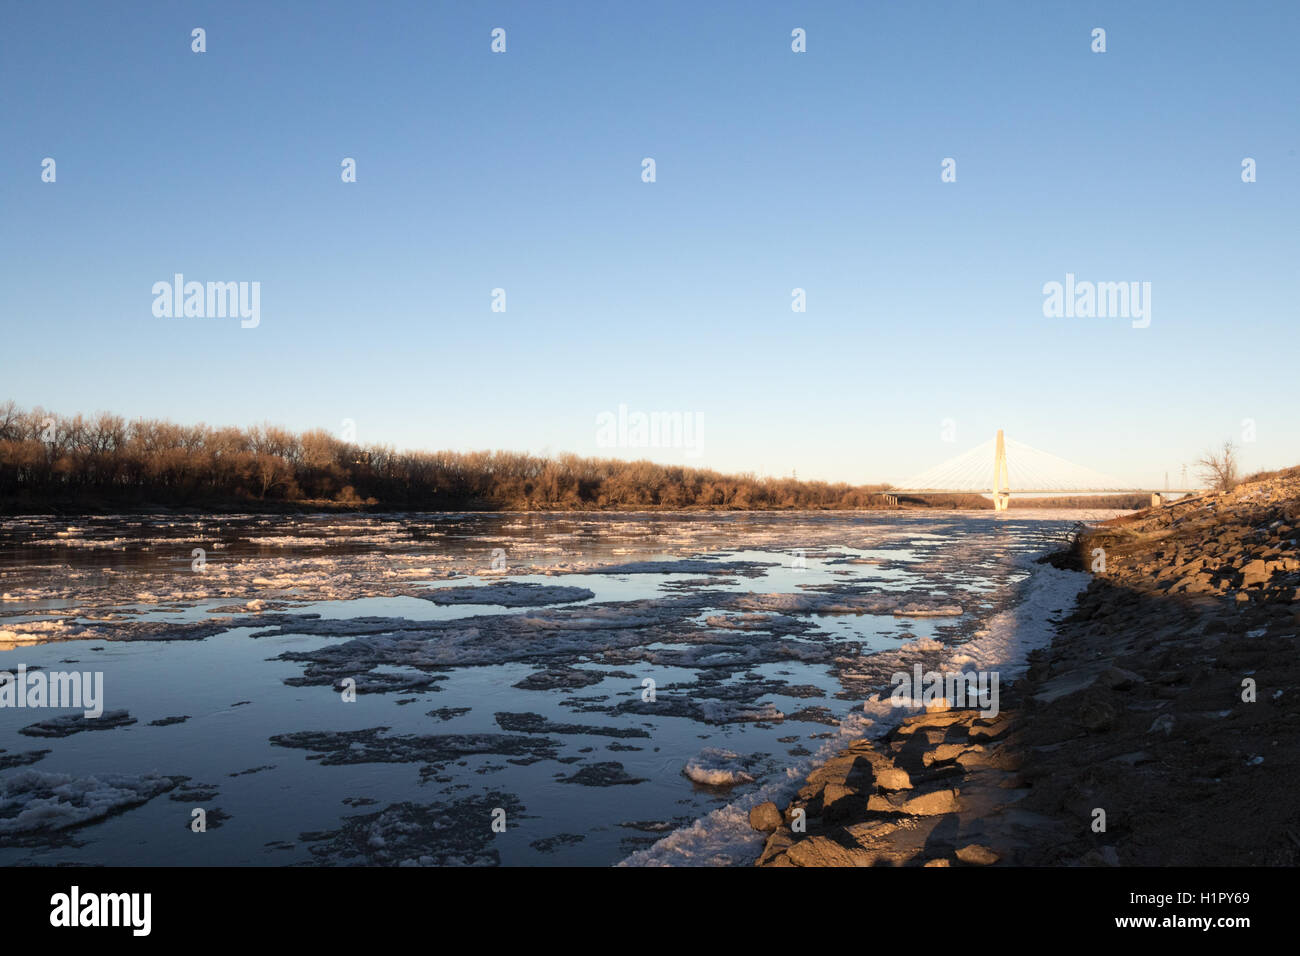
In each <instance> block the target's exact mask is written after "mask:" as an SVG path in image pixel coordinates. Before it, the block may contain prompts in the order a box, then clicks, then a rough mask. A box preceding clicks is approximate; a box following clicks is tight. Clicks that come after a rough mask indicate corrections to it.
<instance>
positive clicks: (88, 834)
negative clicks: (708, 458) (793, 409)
mask: <svg viewBox="0 0 1300 956" xmlns="http://www.w3.org/2000/svg"><path fill="white" fill-rule="evenodd" d="M1107 516H1109V514H1102V513H1090V514H1082V513H1080V512H1048V511H1013V512H1008V513H1004V514H994V513H991V512H989V513H967V512H937V513H936V512H924V513H922V512H863V513H840V512H818V513H808V512H799V513H725V514H717V513H680V514H676V513H653V514H614V515H611V514H593V515H587V514H583V515H573V514H460V515H438V516H429V515H396V514H390V515H365V516H356V515H347V516H321V517H316V516H313V517H300V516H292V517H265V516H254V515H234V516H228V515H223V516H212V517H194V516H176V515H157V516H150V517H112V516H110V517H97V518H84V519H77V520H75V521H68V520H67V519H52V518H44V517H41V518H21V517H20V518H14V519H8V520H5V521H2V522H0V671H4V672H7V673H9V674H14V675H17V674H18V673H19V670H20V665H21V667H22V669H23V671H24V672H25V677H24V682H23V683H24V685H25V686H19V685H18V680H17V678H16V677H15V678H14V679H13V681H12V685H10V686H8V687H7V690H8V691H9V694H8V695H7V696H6V695H5V694H4V691H5V690H6V688H2V687H0V704H3V706H0V863H2V864H6V865H12V864H16V863H38V864H44V865H51V864H57V863H63V862H77V863H85V864H107V865H123V864H146V865H152V864H176V865H204V864H208V865H234V864H252V865H303V864H320V865H342V864H348V865H355V864H382V865H395V864H407V865H409V864H417V865H483V864H489V865H490V864H494V863H500V864H504V865H550V864H568V865H612V864H617V863H620V862H626V863H630V864H646V863H650V864H653V863H669V864H727V863H732V864H743V863H746V862H749V861H750V860H752V858H753V856H754V855H755V853H756V852H757V849H758V847H759V846H760V845H761V841H760V838H759V837H758V836H757V835H756V834H754V833H752V832H751V831H749V829H748V828H747V826H746V825H745V814H746V811H747V809H748V807H749V806H751V805H752V804H753V803H754V802H757V801H758V800H760V799H765V798H777V799H778V801H779V799H780V798H782V797H784V796H788V794H789V793H790V792H791V791H792V790H793V789H795V788H797V786H798V782H799V781H800V779H801V778H802V776H803V775H804V774H806V772H807V770H808V769H809V768H810V767H811V766H813V765H814V762H815V761H816V760H817V759H818V758H819V756H824V755H825V754H826V753H828V752H830V751H832V750H833V749H835V748H836V747H837V746H839V745H841V744H843V743H844V742H845V741H846V740H848V739H851V738H852V737H854V736H861V735H862V734H864V733H867V734H870V733H877V732H880V730H881V729H882V728H884V727H886V726H888V724H889V723H890V722H891V721H894V720H897V719H898V717H899V716H901V715H900V714H899V713H898V710H899V708H891V707H889V706H888V705H887V704H881V703H880V702H878V701H873V700H870V698H872V696H873V695H875V694H879V695H880V696H881V697H884V698H887V697H888V693H889V689H890V675H891V674H892V673H894V672H896V671H898V670H900V669H908V668H910V667H911V666H912V664H913V663H916V662H921V663H924V664H926V666H932V665H938V664H946V665H949V666H956V667H958V668H961V667H966V668H970V667H974V666H980V667H983V668H984V669H998V668H1001V669H1004V670H1006V671H1007V672H1008V673H1012V674H1013V673H1014V666H1015V663H1016V661H1018V660H1019V659H1021V658H1023V654H1024V652H1025V651H1026V650H1027V648H1028V647H1031V646H1033V645H1034V644H1035V643H1042V641H1043V640H1045V639H1046V638H1047V637H1048V636H1050V621H1051V618H1052V615H1054V614H1056V613H1059V612H1060V611H1061V610H1062V609H1064V608H1067V607H1068V606H1069V604H1070V603H1071V601H1072V599H1073V596H1074V594H1075V593H1076V592H1077V590H1078V589H1079V587H1080V586H1081V584H1082V582H1083V576H1082V575H1075V574H1070V573H1068V572H1062V571H1056V570H1054V569H1052V568H1050V567H1046V566H1044V565H1040V564H1037V563H1036V562H1035V560H1034V558H1035V557H1036V556H1038V555H1041V554H1042V553H1044V552H1045V551H1047V550H1050V549H1051V548H1053V547H1054V546H1056V544H1057V542H1059V540H1060V539H1061V536H1062V535H1063V534H1064V533H1066V532H1067V531H1068V530H1069V528H1070V527H1071V526H1072V525H1073V524H1074V523H1075V522H1076V521H1078V520H1080V519H1089V520H1093V519H1096V518H1100V517H1107ZM60 672H62V673H64V674H71V673H78V674H81V675H83V679H85V680H86V681H87V686H89V687H93V686H95V683H94V682H95V681H102V685H101V686H102V700H101V701H100V703H101V704H102V708H103V711H104V713H103V714H102V716H100V717H97V718H87V717H83V716H80V715H81V714H82V713H83V711H84V709H85V706H84V705H85V704H86V702H85V701H84V700H83V701H82V705H83V706H80V707H61V708H54V707H49V706H43V707H37V706H30V707H18V706H16V703H17V702H18V701H19V700H22V701H23V702H26V703H45V704H48V703H50V701H49V700H48V697H47V699H46V700H45V701H41V700H40V698H38V697H34V696H33V691H32V690H31V688H32V686H33V682H35V683H41V684H48V685H49V686H54V684H55V679H54V678H55V677H56V676H57V674H58V673H60ZM34 674H35V675H41V676H39V677H33V675H34ZM5 680H6V678H5V676H4V675H3V674H0V682H3V681H5ZM864 701H866V704H865V706H864ZM60 703H67V701H60ZM181 718H183V719H181ZM199 811H201V812H199ZM197 821H201V822H202V823H203V824H204V826H202V827H200V826H199V823H198V822H197Z"/></svg>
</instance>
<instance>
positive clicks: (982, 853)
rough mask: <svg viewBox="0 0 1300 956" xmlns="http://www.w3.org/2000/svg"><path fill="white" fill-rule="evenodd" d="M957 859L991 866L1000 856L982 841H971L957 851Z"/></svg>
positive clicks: (975, 864)
mask: <svg viewBox="0 0 1300 956" xmlns="http://www.w3.org/2000/svg"><path fill="white" fill-rule="evenodd" d="M957 859H959V860H960V861H961V862H963V863H969V864H971V865H972V866H991V865H992V864H994V863H996V862H997V861H998V860H1000V859H1002V857H1000V856H999V855H998V854H997V853H994V852H993V851H992V850H990V849H989V848H988V847H986V846H984V845H983V844H982V843H971V844H970V845H968V846H964V847H962V848H961V849H960V850H958V851H957Z"/></svg>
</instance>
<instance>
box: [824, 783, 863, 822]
mask: <svg viewBox="0 0 1300 956" xmlns="http://www.w3.org/2000/svg"><path fill="white" fill-rule="evenodd" d="M862 808H863V801H862V797H861V796H859V795H858V792H857V791H856V790H852V789H850V788H849V787H846V786H844V785H843V784H838V783H828V784H826V788H825V789H824V790H823V791H822V819H823V820H825V821H826V822H827V823H835V822H837V821H840V820H848V819H850V818H851V817H853V816H854V815H855V813H856V812H857V811H860V810H861V809H862Z"/></svg>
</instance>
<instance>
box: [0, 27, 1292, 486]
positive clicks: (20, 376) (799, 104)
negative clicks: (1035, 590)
mask: <svg viewBox="0 0 1300 956" xmlns="http://www.w3.org/2000/svg"><path fill="white" fill-rule="evenodd" d="M3 27H4V28H3V30H2V31H0V91H2V92H0V262H3V266H2V267H0V268H3V279H4V281H3V285H2V286H0V329H2V330H3V340H2V344H0V400H4V399H5V398H13V399H15V400H16V401H18V402H19V403H20V404H23V405H27V406H31V405H37V404H39V405H43V406H45V407H47V408H50V409H53V410H56V411H59V412H63V413H73V412H78V411H80V412H92V411H96V410H111V411H114V412H118V413H120V414H123V415H126V416H128V417H134V416H141V415H143V416H158V417H168V418H172V419H175V420H179V421H184V422H195V421H206V422H208V423H210V424H239V425H248V424H255V423H260V422H264V421H271V422H274V423H277V424H282V425H286V426H289V427H292V428H299V429H303V428H310V427H323V428H327V429H331V430H336V429H338V428H339V426H340V423H341V422H342V421H343V420H344V419H351V420H353V421H354V422H355V423H356V433H357V438H358V440H360V441H363V442H370V441H375V442H386V443H391V444H393V445H396V446H399V447H417V448H457V449H476V448H510V449H517V450H528V451H535V452H550V453H558V452H563V451H574V452H578V453H581V454H602V455H603V454H611V453H612V454H618V455H620V456H622V457H641V456H646V457H651V458H655V459H657V460H661V461H671V462H686V463H692V464H700V465H705V466H709V467H715V468H719V469H723V470H728V471H753V472H757V473H764V474H787V475H788V474H790V472H791V471H792V469H797V470H798V474H799V476H800V477H819V478H829V479H835V480H848V481H855V482H868V481H877V480H900V479H903V478H905V477H906V476H908V475H909V474H912V473H913V472H918V471H921V470H923V469H925V468H928V467H931V466H933V465H936V464H938V463H939V462H940V461H943V460H944V459H946V458H949V457H951V456H953V455H954V454H956V453H958V452H960V451H962V450H965V449H966V448H969V447H970V446H972V445H975V444H978V443H979V442H981V441H985V440H987V439H988V438H990V437H991V436H992V434H993V432H994V430H996V429H997V428H1004V429H1006V432H1007V434H1008V436H1011V437H1014V438H1016V439H1017V440H1019V441H1023V442H1026V443H1028V444H1030V445H1033V446H1034V447H1036V448H1040V449H1042V450H1044V451H1048V452H1051V453H1053V454H1056V455H1060V456H1062V457H1064V458H1067V459H1071V460H1074V461H1077V462H1079V463H1081V464H1085V465H1088V466H1090V467H1092V468H1095V469H1097V470H1099V471H1103V472H1108V473H1111V474H1115V475H1118V476H1119V477H1121V478H1124V479H1126V480H1131V481H1133V482H1135V483H1153V484H1163V481H1164V474H1165V472H1166V471H1168V472H1170V474H1171V480H1173V481H1174V482H1175V483H1176V482H1177V479H1178V476H1179V469H1180V467H1181V466H1182V465H1183V464H1185V463H1190V462H1191V461H1192V460H1194V459H1195V458H1196V457H1197V456H1198V455H1199V454H1200V453H1201V452H1202V451H1203V450H1205V449H1206V448H1207V447H1209V446H1211V445H1214V444H1217V443H1220V442H1222V441H1223V440H1225V439H1229V438H1231V439H1235V440H1237V441H1239V442H1240V441H1241V440H1242V437H1243V435H1242V427H1243V426H1242V423H1243V420H1244V419H1252V420H1253V421H1254V423H1255V441H1253V442H1246V443H1244V444H1242V452H1243V459H1244V463H1245V465H1246V466H1247V467H1249V468H1255V467H1276V466H1281V465H1285V464H1294V463H1297V462H1300V416H1297V415H1296V411H1297V404H1300V403H1298V402H1297V400H1296V397H1295V396H1296V385H1295V377H1296V371H1295V370H1296V357H1297V344H1296V343H1297V335H1296V330H1297V319H1300V296H1298V295H1297V292H1296V276H1297V271H1298V270H1297V262H1298V261H1300V255H1298V253H1300V232H1298V230H1297V223H1300V153H1298V152H1297V146H1298V145H1300V122H1298V120H1300V70H1297V69H1296V52H1295V51H1296V50H1297V49H1298V48H1300V5H1297V4H1295V3H1281V2H1278V3H1262V4H1252V5H1250V6H1248V7H1241V6H1236V5H1231V4H1227V3H1221V4H1209V3H1186V4H1181V3H1180V4H1176V5H1175V4H1142V5H1134V4H1129V3H1113V4H1112V3H1086V4H1072V5H1070V7H1069V8H1068V9H1067V8H1066V7H1065V5H1059V4H1042V3H1030V2H1025V3H983V4H975V3H967V2H958V3H928V4H924V5H921V4H887V5H886V4H862V3H852V4H850V3H844V4H816V5H798V4H785V3H734V4H731V3H728V4H697V3H658V4H654V5H650V6H645V5H639V4H603V3H601V4H598V3H594V2H593V3H573V4H545V5H544V4H536V3H522V2H521V3H508V4H452V3H375V4H352V3H348V4H342V3H332V2H322V3H312V4H305V3H304V4H297V5H293V6H290V7H289V8H287V9H282V8H276V9H272V5H270V4H264V3H256V4H254V3H247V4H245V3H224V2H223V3H211V4H210V3H174V2H169V3H139V4H123V5H112V6H111V7H110V6H109V5H104V4H92V3H84V4H67V3H44V4H39V5H38V4H21V5H18V4H14V5H10V6H9V7H7V8H6V11H5V14H4V24H3ZM194 27H203V28H204V29H205V30H206V31H207V52H206V53H203V54H196V53H193V52H191V49H190V44H191V39H190V31H191V29H192V28H194ZM494 27H502V28H504V29H505V30H506V31H507V52H506V53H505V54H493V53H492V52H491V50H490V43H491V37H490V32H491V30H492V29H493V28H494ZM795 27H802V28H804V29H805V30H806V31H807V38H808V39H807V45H808V50H807V52H806V53H803V54H796V53H793V52H792V51H791V49H790V42H791V41H790V31H791V30H792V29H793V28H795ZM1094 27H1102V28H1104V29H1105V30H1106V31H1107V37H1106V39H1107V52H1106V53H1104V54H1098V53H1093V52H1092V51H1091V49H1090V44H1091V36H1090V35H1091V31H1092V29H1093V28H1094ZM47 156H48V157H53V158H54V159H55V160H56V162H57V181H56V182H55V183H52V184H51V183H44V182H42V181H41V161H42V159H43V158H45V157H47ZM344 157H353V158H355V159H356V161H357V180H358V181H357V182H356V183H348V184H345V183H343V182H342V181H341V179H340V162H341V160H342V159H343V158H344ZM644 157H653V158H654V159H655V161H656V164H657V170H656V172H657V181H656V182H654V183H644V182H642V180H641V161H642V159H643V158H644ZM945 157H953V158H955V159H956V161H957V181H956V182H955V183H941V182H940V162H941V160H942V159H944V158H945ZM1244 157H1252V158H1254V159H1255V160H1256V162H1257V164H1258V181H1257V182H1255V183H1251V184H1246V183H1243V182H1242V181H1241V175H1240V174H1241V161H1242V159H1243V158H1244ZM178 272H179V273H183V274H184V275H185V276H186V278H187V279H190V280H198V281H232V280H233V281H241V280H242V281H258V282H260V283H261V324H260V325H259V326H258V327H257V328H256V329H241V328H240V325H239V322H238V320H230V319H199V318H189V319H184V318H180V319H178V318H170V319H168V318H156V317H155V316H154V315H153V312H152V309H151V306H152V303H153V296H152V293H151V288H152V286H153V284H154V283H155V282H158V281H160V280H161V281H169V280H170V279H171V277H172V275H173V274H174V273H178ZM1067 272H1072V273H1075V274H1076V275H1077V276H1079V278H1080V279H1091V280H1093V281H1147V282H1150V283H1151V286H1152V301H1151V313H1152V314H1151V325H1150V327H1149V328H1145V329H1134V328H1132V327H1131V325H1130V322H1129V321H1128V320H1127V319H1120V318H1091V319H1085V318H1051V319H1049V318H1045V317H1044V316H1043V312H1042V304H1043V294H1042V287H1043V284H1044V283H1046V282H1051V281H1063V280H1064V277H1065V274H1066V273H1067ZM795 287H800V288H803V289H805V290H806V291H807V303H808V304H807V312H806V313H803V314H797V313H794V312H792V311H791V308H790V302H791V290H792V289H793V288H795ZM494 288H504V289H505V290H506V295H507V311H506V312H505V313H493V312H492V311H491V309H490V304H491V291H492V289H494ZM620 404H623V405H626V406H628V407H629V409H631V410H633V411H636V410H640V411H646V412H650V411H677V412H684V413H687V412H689V413H692V414H694V415H698V416H699V418H700V421H701V422H702V428H701V434H702V443H701V445H702V447H701V454H700V455H699V456H698V457H693V458H692V457H687V456H686V455H685V454H684V452H683V451H682V450H672V449H665V450H657V449H627V450H614V451H611V450H608V449H604V448H600V447H598V446H597V432H596V427H595V423H596V418H597V416H598V415H599V414H600V413H601V412H605V411H616V410H617V408H618V406H619V405H620ZM945 419H952V420H953V421H954V422H955V425H956V436H955V437H956V441H955V442H953V443H947V442H944V441H943V440H942V438H941V434H942V433H941V422H943V420H945Z"/></svg>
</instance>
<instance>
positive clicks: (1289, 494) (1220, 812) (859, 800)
mask: <svg viewBox="0 0 1300 956" xmlns="http://www.w3.org/2000/svg"><path fill="white" fill-rule="evenodd" d="M1052 561H1053V563H1056V564H1058V566H1069V567H1074V568H1076V569H1080V570H1087V571H1090V572H1091V573H1092V575H1093V580H1092V581H1091V582H1090V583H1089V586H1088V588H1087V589H1086V590H1085V591H1084V592H1083V593H1082V594H1081V595H1080V598H1079V600H1078V603H1077V605H1076V607H1075V609H1074V611H1073V613H1072V614H1070V615H1069V616H1068V617H1067V618H1066V619H1064V620H1063V621H1062V622H1061V623H1060V624H1059V626H1058V628H1057V633H1056V637H1055V639H1054V641H1053V643H1052V645H1051V646H1050V647H1048V648H1044V649H1042V650H1040V651H1036V652H1034V653H1033V654H1031V655H1030V658H1029V660H1030V667H1029V670H1028V672H1027V673H1026V674H1025V676H1024V677H1023V678H1022V679H1021V680H1019V681H1017V682H1016V684H1014V685H1011V686H1006V685H1004V687H1003V690H1002V709H1001V712H1000V713H999V714H998V715H997V716H996V717H984V716H981V713H980V712H979V711H977V710H970V709H961V710H957V709H947V708H946V706H945V705H943V704H938V705H936V706H933V707H931V708H928V709H927V712H926V713H923V714H917V715H915V716H912V717H908V718H906V719H904V720H903V721H902V723H901V724H900V725H899V726H897V727H895V728H893V729H892V730H890V731H889V732H888V733H887V734H885V735H884V736H883V737H881V738H879V739H877V740H871V739H867V738H862V739H859V740H856V741H854V742H853V743H851V744H850V745H849V747H847V748H846V749H845V750H843V751H841V752H840V753H839V754H837V755H836V756H835V757H833V758H832V759H831V760H829V761H827V762H826V763H825V764H823V765H822V766H820V767H818V768H817V769H816V770H814V771H813V772H812V773H811V774H810V775H809V776H808V778H807V781H806V783H805V785H804V786H803V787H802V788H801V789H800V791H799V792H798V794H797V795H796V796H795V798H794V799H793V800H792V801H791V802H790V803H789V805H788V806H787V807H785V808H784V810H782V809H781V808H779V807H777V806H776V805H775V804H773V803H766V804H761V805H759V806H758V807H755V808H754V810H753V811H752V812H751V814H750V824H751V826H753V827H754V828H755V829H756V830H760V831H763V832H767V833H768V834H769V836H768V838H767V842H766V845H765V847H764V849H763V852H762V854H761V855H760V856H759V858H758V860H757V861H756V865H759V866H987V865H1029V866H1054V865H1055V866H1059V865H1067V866H1068V865H1103V866H1104V865H1111V866H1119V865H1157V866H1169V865H1184V866H1194V865H1201V866H1204V865H1278V866H1286V865H1296V864H1297V863H1300V797H1297V796H1296V793H1297V784H1300V747H1297V744H1300V657H1298V656H1297V653H1296V652H1297V650H1298V649H1300V647H1298V646H1300V639H1298V638H1297V631H1298V630H1300V610H1297V605H1296V603H1295V602H1296V597H1297V588H1298V587H1300V469H1292V470H1291V471H1289V472H1286V473H1280V474H1277V475H1273V476H1269V477H1266V478H1263V479H1261V480H1258V481H1252V482H1250V483H1247V484H1243V485H1241V486H1239V487H1238V488H1237V489H1235V490H1234V491H1233V492H1231V493H1226V494H1214V495H1204V496H1199V497H1196V498H1191V499H1185V500H1183V501H1179V502H1176V503H1174V504H1172V505H1169V506H1166V507H1163V508H1153V509H1150V510H1147V511H1141V512H1137V513H1135V514H1132V515H1128V516H1125V517H1123V518H1117V519H1114V520H1112V521H1109V522H1105V523H1104V524H1102V525H1099V526H1097V527H1096V528H1093V529H1091V530H1090V531H1088V532H1087V533H1085V534H1083V535H1081V536H1080V537H1079V538H1078V539H1077V540H1076V542H1075V544H1074V546H1073V549H1072V550H1071V551H1069V552H1066V553H1062V554H1058V555H1054V556H1052Z"/></svg>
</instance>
